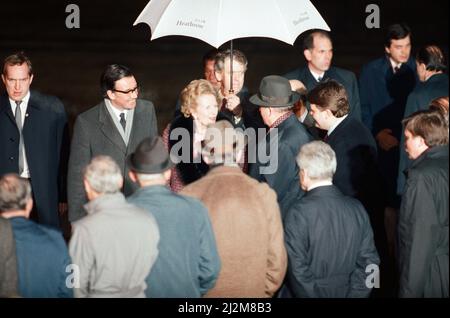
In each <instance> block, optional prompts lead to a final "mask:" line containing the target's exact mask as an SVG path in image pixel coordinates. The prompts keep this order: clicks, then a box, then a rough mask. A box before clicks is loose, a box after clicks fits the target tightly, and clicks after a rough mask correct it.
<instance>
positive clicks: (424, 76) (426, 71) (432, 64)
mask: <svg viewBox="0 0 450 318" xmlns="http://www.w3.org/2000/svg"><path fill="white" fill-rule="evenodd" d="M416 63H417V75H418V76H419V80H420V82H421V83H420V84H419V85H418V86H417V87H416V89H414V91H412V92H411V94H409V96H408V101H407V103H406V109H405V114H404V117H405V118H406V117H408V116H410V115H411V114H412V113H414V112H416V111H419V110H424V109H427V108H428V107H429V105H430V103H431V102H432V101H433V100H434V99H436V98H438V97H444V96H448V85H449V83H448V75H447V74H445V73H444V72H445V71H446V69H447V65H446V62H445V58H444V54H443V53H442V50H441V49H440V48H439V47H437V46H435V45H427V46H424V47H422V48H420V50H419V51H418V52H417V54H416ZM403 145H404V137H403V135H402V138H401V147H400V164H399V169H398V179H397V194H398V195H402V194H403V190H404V187H405V175H404V171H405V170H406V169H408V167H409V166H410V165H411V163H412V161H411V160H409V159H408V157H407V156H406V152H405V150H404V146H403Z"/></svg>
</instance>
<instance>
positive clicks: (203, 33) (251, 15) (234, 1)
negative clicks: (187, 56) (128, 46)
mask: <svg viewBox="0 0 450 318" xmlns="http://www.w3.org/2000/svg"><path fill="white" fill-rule="evenodd" d="M141 22H144V23H147V24H148V25H149V26H150V29H151V32H152V34H151V40H154V39H157V38H160V37H163V36H168V35H181V36H189V37H193V38H197V39H200V40H202V41H205V42H206V43H209V44H210V45H212V46H214V47H216V48H218V47H219V46H221V45H222V44H223V43H225V42H228V41H230V40H233V39H238V38H246V37H267V38H272V39H277V40H280V41H283V42H286V43H288V44H291V45H293V44H294V42H295V40H296V38H297V37H298V35H299V34H301V33H303V32H304V31H306V30H310V29H323V30H327V31H329V30H330V28H329V27H328V25H327V24H326V22H325V21H324V20H323V18H322V17H321V15H320V14H319V12H318V11H317V10H316V8H315V7H314V6H313V5H312V3H311V2H310V1H309V0H150V2H149V3H148V4H147V6H146V7H145V8H144V10H143V11H142V12H141V14H140V15H139V17H138V18H137V19H136V21H135V22H134V25H136V24H138V23H141Z"/></svg>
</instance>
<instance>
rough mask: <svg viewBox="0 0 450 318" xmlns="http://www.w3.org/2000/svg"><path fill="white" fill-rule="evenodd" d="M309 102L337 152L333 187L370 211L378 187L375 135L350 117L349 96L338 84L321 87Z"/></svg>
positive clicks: (318, 122)
mask: <svg viewBox="0 0 450 318" xmlns="http://www.w3.org/2000/svg"><path fill="white" fill-rule="evenodd" d="M308 100H309V102H310V104H311V114H312V116H313V117H314V120H315V121H316V123H317V126H318V127H319V128H321V129H324V130H326V131H327V135H326V136H325V140H326V142H327V143H328V144H329V145H330V146H331V148H333V150H334V151H335V152H336V158H337V162H338V168H337V170H336V173H335V174H334V178H333V183H334V184H335V185H336V186H337V187H338V188H339V189H340V190H341V191H342V192H343V193H344V194H345V195H349V196H352V197H355V198H358V199H360V200H361V201H362V203H363V204H364V205H365V207H366V208H370V207H371V203H372V200H369V199H370V197H371V196H372V195H374V193H373V192H374V191H373V190H375V189H374V186H376V184H377V182H376V173H377V172H376V170H377V165H376V158H377V148H376V144H375V140H374V139H373V137H372V134H371V133H370V131H369V130H368V129H367V128H366V127H365V126H364V125H363V124H362V123H361V122H360V121H359V120H356V119H355V118H352V117H350V116H348V113H349V103H348V99H347V94H346V92H345V88H344V86H343V85H341V84H339V83H338V82H336V81H334V80H330V81H327V82H325V83H321V84H319V85H318V86H316V88H314V89H313V90H312V91H311V92H310V93H309V95H308ZM373 199H374V200H375V201H376V200H379V197H377V198H373Z"/></svg>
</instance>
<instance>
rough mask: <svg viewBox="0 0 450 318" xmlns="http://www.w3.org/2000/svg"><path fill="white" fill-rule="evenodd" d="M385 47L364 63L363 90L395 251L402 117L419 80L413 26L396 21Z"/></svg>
mask: <svg viewBox="0 0 450 318" xmlns="http://www.w3.org/2000/svg"><path fill="white" fill-rule="evenodd" d="M384 51H385V55H384V56H382V57H380V58H378V59H376V60H374V61H371V62H369V63H368V64H366V65H364V66H363V68H362V70H361V75H360V78H359V94H360V97H361V111H362V119H363V123H364V124H365V125H366V127H367V128H369V129H370V130H371V131H372V134H373V136H374V137H375V140H376V141H377V146H378V160H379V165H380V173H381V175H382V177H383V182H384V193H385V198H386V204H385V205H386V207H385V210H384V214H385V222H386V225H387V228H386V230H387V235H388V238H387V239H388V241H389V245H390V250H391V254H392V255H393V254H394V241H395V228H396V226H395V224H396V221H395V220H396V217H397V216H396V215H397V210H398V207H399V202H400V197H399V196H397V194H396V193H397V192H396V188H397V175H398V164H399V147H398V145H399V141H400V139H401V135H402V132H401V131H402V127H401V126H402V125H401V120H402V118H403V113H404V111H405V105H406V99H407V98H408V95H409V93H411V91H412V90H413V89H414V87H415V86H416V83H417V82H418V79H417V75H416V63H415V61H414V58H413V57H411V30H410V28H409V27H408V26H407V25H406V24H393V25H390V26H389V27H388V28H387V31H386V36H385V40H384Z"/></svg>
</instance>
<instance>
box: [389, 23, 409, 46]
mask: <svg viewBox="0 0 450 318" xmlns="http://www.w3.org/2000/svg"><path fill="white" fill-rule="evenodd" d="M408 35H409V36H410V37H411V29H410V28H409V26H408V25H407V24H406V23H396V24H392V25H390V26H389V27H388V28H387V30H386V35H385V37H384V46H385V47H387V48H388V47H390V46H391V41H392V40H401V39H404V38H406V37H407V36H408Z"/></svg>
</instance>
